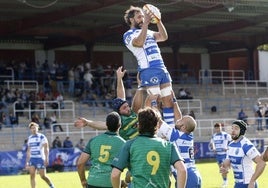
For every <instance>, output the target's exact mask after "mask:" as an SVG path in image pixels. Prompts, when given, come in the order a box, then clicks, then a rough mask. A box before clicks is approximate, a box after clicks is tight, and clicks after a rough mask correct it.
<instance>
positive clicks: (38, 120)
mask: <svg viewBox="0 0 268 188" xmlns="http://www.w3.org/2000/svg"><path fill="white" fill-rule="evenodd" d="M32 122H34V123H36V124H38V125H39V129H40V130H42V127H41V123H40V118H39V116H38V114H37V113H34V114H33V115H32Z"/></svg>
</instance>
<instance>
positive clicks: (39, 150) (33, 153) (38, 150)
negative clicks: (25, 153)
mask: <svg viewBox="0 0 268 188" xmlns="http://www.w3.org/2000/svg"><path fill="white" fill-rule="evenodd" d="M45 143H48V140H47V138H46V136H45V135H43V134H41V133H37V134H36V135H30V136H29V137H28V147H29V149H30V158H42V159H43V160H44V159H45V154H44V147H43V144H45Z"/></svg>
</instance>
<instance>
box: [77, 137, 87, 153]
mask: <svg viewBox="0 0 268 188" xmlns="http://www.w3.org/2000/svg"><path fill="white" fill-rule="evenodd" d="M76 147H77V148H79V149H80V150H81V151H83V150H84V149H85V142H84V139H83V138H80V140H79V142H78V143H77V144H76Z"/></svg>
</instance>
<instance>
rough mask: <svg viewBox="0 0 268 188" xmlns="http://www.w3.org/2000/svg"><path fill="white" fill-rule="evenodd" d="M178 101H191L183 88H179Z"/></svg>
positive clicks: (187, 92)
mask: <svg viewBox="0 0 268 188" xmlns="http://www.w3.org/2000/svg"><path fill="white" fill-rule="evenodd" d="M178 99H193V97H192V96H191V93H190V92H189V91H187V90H186V89H184V88H180V90H179V95H178Z"/></svg>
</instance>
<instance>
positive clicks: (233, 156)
mask: <svg viewBox="0 0 268 188" xmlns="http://www.w3.org/2000/svg"><path fill="white" fill-rule="evenodd" d="M258 155H260V152H259V151H258V150H257V149H256V147H255V146H254V145H253V143H252V142H251V141H250V140H249V139H247V138H245V137H243V138H242V139H241V140H240V141H238V142H234V141H233V142H231V143H230V144H229V149H228V151H227V159H229V160H230V162H231V166H232V169H233V172H234V178H235V182H236V183H243V184H248V183H249V182H250V179H251V177H252V174H253V173H254V171H255V169H254V168H255V167H254V162H253V159H254V158H255V157H256V156H258Z"/></svg>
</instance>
